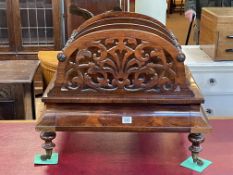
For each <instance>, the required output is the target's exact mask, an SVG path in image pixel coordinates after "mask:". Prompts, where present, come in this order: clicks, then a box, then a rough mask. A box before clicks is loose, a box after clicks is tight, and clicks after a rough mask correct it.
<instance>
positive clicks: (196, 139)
mask: <svg viewBox="0 0 233 175" xmlns="http://www.w3.org/2000/svg"><path fill="white" fill-rule="evenodd" d="M188 139H189V141H190V142H191V143H192V145H191V146H190V147H189V150H190V151H191V152H192V158H193V162H194V163H197V164H198V165H199V166H201V165H203V161H202V160H201V159H200V158H199V157H198V153H199V152H201V151H202V147H201V146H200V144H201V143H203V142H204V140H205V139H204V136H203V134H201V133H198V134H196V133H191V134H189V136H188Z"/></svg>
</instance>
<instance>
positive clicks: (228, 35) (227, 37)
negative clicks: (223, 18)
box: [218, 25, 233, 43]
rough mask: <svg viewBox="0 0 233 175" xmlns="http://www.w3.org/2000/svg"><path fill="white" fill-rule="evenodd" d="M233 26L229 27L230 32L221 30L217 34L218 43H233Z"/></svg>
mask: <svg viewBox="0 0 233 175" xmlns="http://www.w3.org/2000/svg"><path fill="white" fill-rule="evenodd" d="M225 28H228V26H225ZM232 28H233V25H231V26H229V29H231V30H229V31H228V30H222V31H220V32H219V39H218V41H219V42H223V43H233V29H232Z"/></svg>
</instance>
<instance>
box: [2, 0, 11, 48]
mask: <svg viewBox="0 0 233 175" xmlns="http://www.w3.org/2000/svg"><path fill="white" fill-rule="evenodd" d="M6 9H7V4H6V0H0V47H9V34H8V26H7V11H6Z"/></svg>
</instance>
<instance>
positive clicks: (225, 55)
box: [215, 42, 233, 60]
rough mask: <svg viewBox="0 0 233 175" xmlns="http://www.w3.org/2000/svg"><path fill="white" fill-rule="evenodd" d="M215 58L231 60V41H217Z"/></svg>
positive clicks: (232, 44) (232, 48)
mask: <svg viewBox="0 0 233 175" xmlns="http://www.w3.org/2000/svg"><path fill="white" fill-rule="evenodd" d="M215 60H233V42H228V43H223V42H219V43H218V48H217V51H216V58H215Z"/></svg>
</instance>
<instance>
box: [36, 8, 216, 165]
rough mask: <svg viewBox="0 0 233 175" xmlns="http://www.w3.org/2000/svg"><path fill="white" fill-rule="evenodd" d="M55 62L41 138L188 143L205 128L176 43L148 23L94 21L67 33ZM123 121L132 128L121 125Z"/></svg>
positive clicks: (123, 16) (118, 16)
mask: <svg viewBox="0 0 233 175" xmlns="http://www.w3.org/2000/svg"><path fill="white" fill-rule="evenodd" d="M58 60H59V64H58V69H57V74H56V77H55V79H54V80H53V81H52V82H51V83H50V86H49V87H48V89H47V90H46V93H45V94H44V97H43V101H44V102H45V104H46V106H47V107H46V109H45V112H44V114H43V115H42V117H41V118H40V120H39V121H38V124H37V127H36V128H37V130H39V131H42V132H45V133H43V134H42V138H43V140H46V138H47V137H48V138H50V136H53V137H55V134H54V133H53V132H54V131H66V130H68V131H71V130H72V131H73V130H74V131H134V132H135V131H136V132H139V131H148V132H149V131H150V132H155V131H156V132H157V131H159V132H163V131H166V132H174V131H177V132H191V135H190V140H191V141H192V140H195V138H194V137H201V136H202V135H201V133H203V132H208V131H210V129H211V127H210V126H209V124H208V120H207V119H206V117H205V116H204V115H203V114H202V112H201V107H200V104H201V103H202V102H203V98H202V96H201V95H200V93H199V91H198V88H197V86H196V85H195V83H193V82H191V81H190V80H191V79H190V78H188V77H190V76H188V74H186V72H185V67H184V60H185V55H184V54H183V53H182V50H181V47H180V45H179V44H178V42H177V40H176V39H175V36H174V35H173V34H172V33H171V32H170V31H169V30H167V29H166V27H165V26H164V25H163V24H161V23H160V22H158V21H156V20H155V19H153V18H150V17H147V16H144V15H140V14H135V13H127V12H107V13H104V14H101V15H98V16H95V17H93V18H91V19H89V20H87V21H86V22H85V23H83V25H81V26H80V27H79V28H78V29H77V30H75V31H74V33H73V34H72V36H71V37H70V39H69V40H68V42H67V45H66V46H65V48H64V49H63V52H62V53H61V54H59V55H58ZM124 116H128V117H130V118H131V120H132V122H131V123H128V124H127V125H126V124H125V123H122V121H123V118H122V117H124ZM131 120H130V121H131ZM194 144H195V143H194ZM51 149H52V148H51ZM190 150H191V151H192V154H193V158H194V160H195V161H196V162H198V161H199V159H198V157H197V152H195V150H194V149H191V148H190ZM199 150H200V149H199ZM49 155H50V154H49V153H48V157H49Z"/></svg>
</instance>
